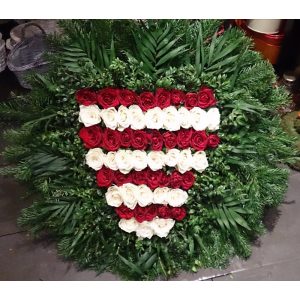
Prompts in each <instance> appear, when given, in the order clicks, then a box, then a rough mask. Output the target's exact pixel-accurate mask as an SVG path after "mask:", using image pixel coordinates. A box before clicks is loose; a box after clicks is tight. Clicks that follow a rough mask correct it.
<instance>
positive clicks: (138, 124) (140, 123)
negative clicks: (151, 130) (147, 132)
mask: <svg viewBox="0 0 300 300" xmlns="http://www.w3.org/2000/svg"><path fill="white" fill-rule="evenodd" d="M129 112H130V115H131V128H132V129H134V130H140V129H144V128H145V127H146V124H145V116H144V113H143V111H142V109H141V108H140V107H139V106H138V105H130V106H129Z"/></svg>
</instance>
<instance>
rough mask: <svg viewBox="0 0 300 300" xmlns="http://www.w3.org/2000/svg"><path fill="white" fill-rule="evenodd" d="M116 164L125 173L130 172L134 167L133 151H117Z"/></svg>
mask: <svg viewBox="0 0 300 300" xmlns="http://www.w3.org/2000/svg"><path fill="white" fill-rule="evenodd" d="M115 160H116V164H117V166H118V169H119V170H120V172H121V173H123V174H128V173H129V172H130V171H131V169H132V168H133V160H132V151H131V150H124V149H120V150H118V151H117V153H116V157H115Z"/></svg>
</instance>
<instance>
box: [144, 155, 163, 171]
mask: <svg viewBox="0 0 300 300" xmlns="http://www.w3.org/2000/svg"><path fill="white" fill-rule="evenodd" d="M164 160H165V154H164V153H163V152H162V151H150V152H149V153H148V155H147V162H148V166H149V168H150V169H151V170H152V171H157V170H160V169H162V168H163V166H164V165H165V162H164Z"/></svg>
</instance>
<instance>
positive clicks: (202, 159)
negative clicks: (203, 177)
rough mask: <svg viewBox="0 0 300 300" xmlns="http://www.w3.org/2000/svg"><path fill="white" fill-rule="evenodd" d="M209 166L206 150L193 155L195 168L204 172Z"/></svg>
mask: <svg viewBox="0 0 300 300" xmlns="http://www.w3.org/2000/svg"><path fill="white" fill-rule="evenodd" d="M207 167H208V161H207V157H206V154H205V152H204V151H197V152H196V153H194V155H193V168H194V169H195V170H196V171H198V172H203V171H204V170H205V169H206V168H207Z"/></svg>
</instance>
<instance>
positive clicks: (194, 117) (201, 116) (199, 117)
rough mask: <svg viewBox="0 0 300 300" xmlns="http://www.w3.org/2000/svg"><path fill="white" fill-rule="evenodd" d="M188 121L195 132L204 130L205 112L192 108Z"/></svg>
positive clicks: (205, 124)
mask: <svg viewBox="0 0 300 300" xmlns="http://www.w3.org/2000/svg"><path fill="white" fill-rule="evenodd" d="M190 119H191V123H192V126H193V128H194V129H195V130H205V129H206V127H207V115H206V111H205V110H203V109H202V108H200V107H194V108H192V109H191V110H190Z"/></svg>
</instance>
